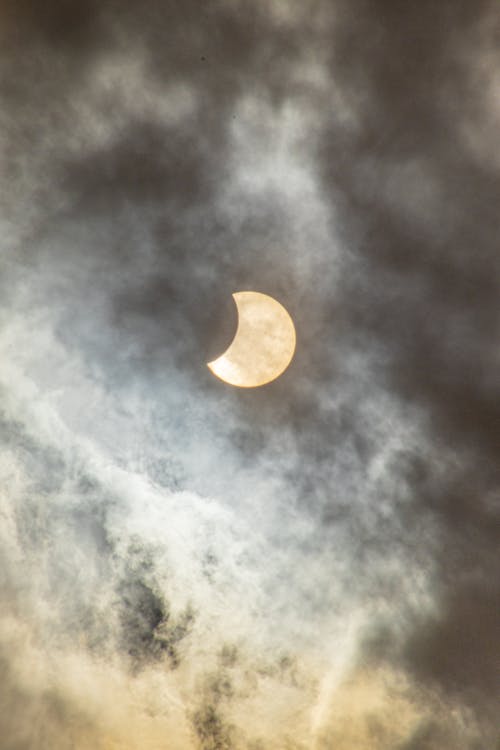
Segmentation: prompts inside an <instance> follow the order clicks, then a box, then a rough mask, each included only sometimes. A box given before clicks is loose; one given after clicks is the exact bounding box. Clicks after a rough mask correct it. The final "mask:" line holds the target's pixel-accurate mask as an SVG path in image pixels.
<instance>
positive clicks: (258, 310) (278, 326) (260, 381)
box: [207, 292, 296, 388]
mask: <svg viewBox="0 0 500 750" xmlns="http://www.w3.org/2000/svg"><path fill="white" fill-rule="evenodd" d="M233 299H234V301H235V303H236V308H237V310H238V327H237V329H236V333H235V336H234V339H233V340H232V342H231V344H230V345H229V347H228V348H227V349H226V351H225V352H224V353H223V354H221V356H220V357H218V358H217V359H214V360H213V361H212V362H208V364H207V367H208V368H209V369H210V370H211V372H213V374H214V375H216V376H217V377H218V378H220V379H221V380H223V381H224V382H225V383H229V384H230V385H235V386H237V387H238V388H256V387H257V386H260V385H265V384H266V383H270V382H271V381H272V380H276V378H277V377H279V376H280V375H281V374H282V373H283V372H284V371H285V370H286V368H287V367H288V365H289V364H290V362H291V361H292V357H293V354H294V352H295V342H296V335H295V326H294V324H293V320H292V319H291V317H290V315H289V314H288V312H287V311H286V310H285V308H284V307H283V305H281V304H280V303H279V302H278V301H277V300H275V299H274V298H273V297H269V296H268V295H267V294H261V293H260V292H236V293H235V294H233Z"/></svg>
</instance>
